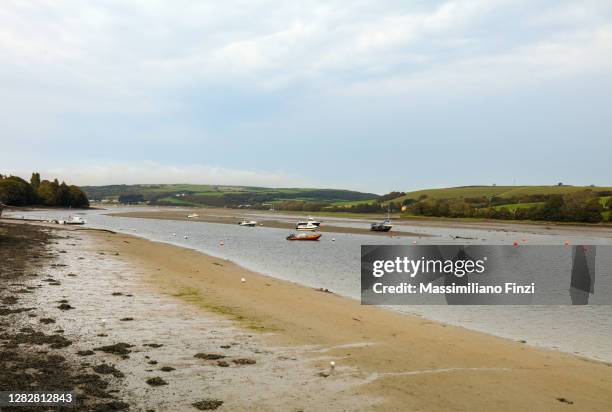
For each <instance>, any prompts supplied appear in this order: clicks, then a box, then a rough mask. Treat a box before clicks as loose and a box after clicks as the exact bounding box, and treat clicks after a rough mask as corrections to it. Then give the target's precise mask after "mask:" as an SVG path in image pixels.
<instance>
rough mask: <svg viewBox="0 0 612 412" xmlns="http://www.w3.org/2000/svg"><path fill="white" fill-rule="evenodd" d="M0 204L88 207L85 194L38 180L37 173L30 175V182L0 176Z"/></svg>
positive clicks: (56, 183)
mask: <svg viewBox="0 0 612 412" xmlns="http://www.w3.org/2000/svg"><path fill="white" fill-rule="evenodd" d="M0 202H2V203H4V204H6V205H10V206H29V205H45V206H63V207H89V200H88V199H87V196H86V195H85V193H84V192H83V191H82V190H81V189H79V188H78V187H77V186H74V185H70V186H69V185H67V184H66V183H64V182H62V183H59V182H58V180H57V179H55V180H53V181H49V180H42V181H41V180H40V174H39V173H32V177H31V179H30V182H27V181H25V180H23V179H22V178H20V177H17V176H2V175H0Z"/></svg>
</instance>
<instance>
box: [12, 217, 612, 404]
mask: <svg viewBox="0 0 612 412" xmlns="http://www.w3.org/2000/svg"><path fill="white" fill-rule="evenodd" d="M22 224H28V223H27V222H23V223H22ZM35 226H45V225H35ZM49 226H51V225H49ZM52 227H53V229H56V230H58V232H60V233H61V232H64V233H74V234H78V236H79V237H83V238H86V239H89V241H90V243H91V244H93V245H95V246H94V248H95V250H94V251H92V252H91V253H95V255H97V256H98V255H99V256H98V257H99V258H100V259H103V260H110V261H111V262H112V261H115V260H117V259H119V260H121V261H122V262H126V263H129V265H130V267H131V268H132V269H131V271H133V272H129V271H128V272H126V271H125V269H123V270H122V272H121V273H119V274H118V276H120V278H125V279H126V281H127V279H131V278H132V277H137V278H142V279H143V282H144V283H145V286H143V287H146V289H147V290H149V292H147V293H150V294H152V296H159V297H160V299H162V298H163V299H164V300H171V301H176V302H177V304H179V305H180V307H185V310H189V311H191V310H193V311H195V313H200V314H201V315H200V316H202V317H205V316H211V315H214V316H220V317H221V318H223V319H228V320H229V321H231V322H232V323H233V324H234V325H235V326H236V327H238V328H239V329H240V330H243V331H245V333H247V334H253V336H257V337H259V338H261V339H262V340H263V341H264V342H266V344H267V345H268V346H270V347H285V348H295V350H298V351H299V352H300V353H302V354H303V356H306V357H307V359H308V365H309V369H307V370H306V373H307V374H309V376H310V378H312V377H316V379H317V380H318V382H319V384H323V385H324V386H323V387H322V388H321V389H320V390H324V389H323V388H325V390H331V392H330V393H334V394H335V395H334V396H335V397H340V398H341V399H344V400H346V399H355V400H354V401H353V402H354V404H353V405H351V407H349V408H348V409H347V408H346V405H345V406H344V408H342V407H336V408H329V409H330V410H353V409H355V410H357V409H364V408H365V409H366V410H405V408H406V405H411V407H412V408H414V409H419V410H439V409H460V410H473V409H485V410H486V409H492V408H495V409H498V410H502V411H506V410H508V411H510V410H516V409H517V408H529V409H530V410H531V409H545V410H555V409H563V408H567V407H568V405H567V402H566V401H568V402H572V403H573V404H575V405H576V406H577V407H580V408H581V409H589V410H609V409H610V407H611V406H612V393H611V392H610V391H609V386H610V383H611V382H612V367H611V365H610V364H607V363H604V362H599V361H593V360H590V359H586V358H581V357H578V356H575V355H573V354H569V353H563V352H559V351H555V350H548V349H543V348H537V347H532V346H528V345H525V344H523V343H520V342H514V341H511V340H508V339H504V338H499V337H495V336H492V335H488V334H485V333H481V332H475V331H471V330H467V329H464V328H462V327H456V326H451V325H446V324H443V323H438V322H435V321H429V320H426V319H424V318H421V317H418V316H414V315H408V314H402V313H396V312H393V311H390V310H387V309H384V308H378V307H373V306H362V305H360V304H359V302H358V301H355V300H352V299H349V298H345V297H341V296H338V295H335V294H333V293H326V292H324V291H319V290H316V289H311V288H308V287H305V286H301V285H298V284H296V283H292V282H288V281H283V280H279V279H275V278H272V277H269V276H266V275H262V274H259V273H255V272H252V271H249V270H247V269H245V268H243V267H241V266H239V265H237V264H235V263H232V262H228V261H226V260H224V259H220V258H216V257H213V256H209V255H206V254H204V253H202V252H199V251H195V250H192V249H187V248H184V247H180V246H175V245H171V244H167V243H161V242H154V241H150V240H147V239H144V238H141V237H138V236H134V235H129V234H122V233H112V232H108V231H99V230H82V229H81V228H58V227H57V226H54V225H53V226H52ZM78 250H79V249H78V248H77V249H76V250H74V252H77V253H78ZM115 254H116V255H117V256H120V257H115ZM64 256H65V255H64ZM83 262H89V261H83ZM91 264H94V265H95V264H96V263H95V262H91ZM66 270H69V268H66ZM126 276H127V277H126ZM242 278H244V279H245V282H242V281H241V279H242ZM107 294H110V291H108V293H107ZM140 294H142V292H141V293H140ZM127 308H129V306H128V307H127ZM189 308H191V309H189ZM151 313H152V316H153V318H155V316H156V315H155V314H154V313H155V311H152V312H151ZM71 314H72V313H71ZM153 320H154V319H153ZM166 327H167V328H169V329H168V333H170V334H171V333H172V330H173V329H174V327H172V326H171V325H170V324H168V325H166ZM247 336H251V335H247ZM330 360H334V361H335V362H336V368H335V370H333V371H331V370H330V368H329V361H330ZM275 362H277V363H278V364H277V366H276V368H279V370H281V371H284V372H281V373H283V374H286V373H288V370H287V369H285V368H287V367H290V366H288V365H286V364H282V361H281V360H280V358H279V360H277V361H275ZM308 371H310V372H308ZM316 371H319V372H316ZM128 373H129V372H128ZM258 373H259V372H258ZM261 373H263V372H261ZM315 373H316V375H315ZM128 376H129V375H128ZM255 376H256V377H257V376H260V375H255ZM184 379H187V378H184ZM190 379H191V378H190ZM346 381H351V382H353V384H352V385H348V386H342V385H340V383H342V382H346ZM189 382H191V381H189V380H188V381H185V384H188V383H189ZM338 385H340V386H342V389H337V387H338ZM296 387H298V386H296ZM334 387H336V390H335V391H336V392H334V389H333V388H334ZM298 390H299V389H298ZM227 395H228V396H229V394H227ZM236 396H238V397H240V394H237V395H236ZM334 399H336V398H334ZM357 399H359V400H357ZM368 400H370V401H371V400H376V401H375V402H373V403H372V404H370V403H368V402H369V401H368ZM317 402H319V403H316V404H315V406H316V407H320V408H323V407H326V406H328V405H326V404H325V403H320V402H322V400H321V399H318V401H317ZM323 402H324V401H323ZM357 402H363V403H359V404H358V403H357ZM228 406H229V404H228ZM309 406H312V405H310V404H309ZM263 410H265V408H264V409H263Z"/></svg>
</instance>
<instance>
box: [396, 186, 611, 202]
mask: <svg viewBox="0 0 612 412" xmlns="http://www.w3.org/2000/svg"><path fill="white" fill-rule="evenodd" d="M584 189H590V190H593V191H612V187H610V186H594V187H591V186H463V187H450V188H444V189H426V190H417V191H414V192H409V193H406V194H405V195H404V196H402V197H398V198H396V199H393V202H401V201H403V200H404V199H415V200H417V199H418V198H419V197H420V196H422V195H427V197H428V198H430V199H457V198H467V197H493V196H497V197H501V198H511V197H515V196H525V195H552V194H566V193H572V192H576V191H580V190H584Z"/></svg>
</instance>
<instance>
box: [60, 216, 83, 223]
mask: <svg viewBox="0 0 612 412" xmlns="http://www.w3.org/2000/svg"><path fill="white" fill-rule="evenodd" d="M58 223H59V224H61V225H84V224H85V223H87V221H86V220H85V219H83V218H80V217H78V216H72V217H71V218H69V219H68V220H60V221H59V222H58Z"/></svg>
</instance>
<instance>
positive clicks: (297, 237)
mask: <svg viewBox="0 0 612 412" xmlns="http://www.w3.org/2000/svg"><path fill="white" fill-rule="evenodd" d="M320 237H321V234H320V233H298V234H295V233H291V234H290V235H289V236H287V240H319V238H320Z"/></svg>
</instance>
